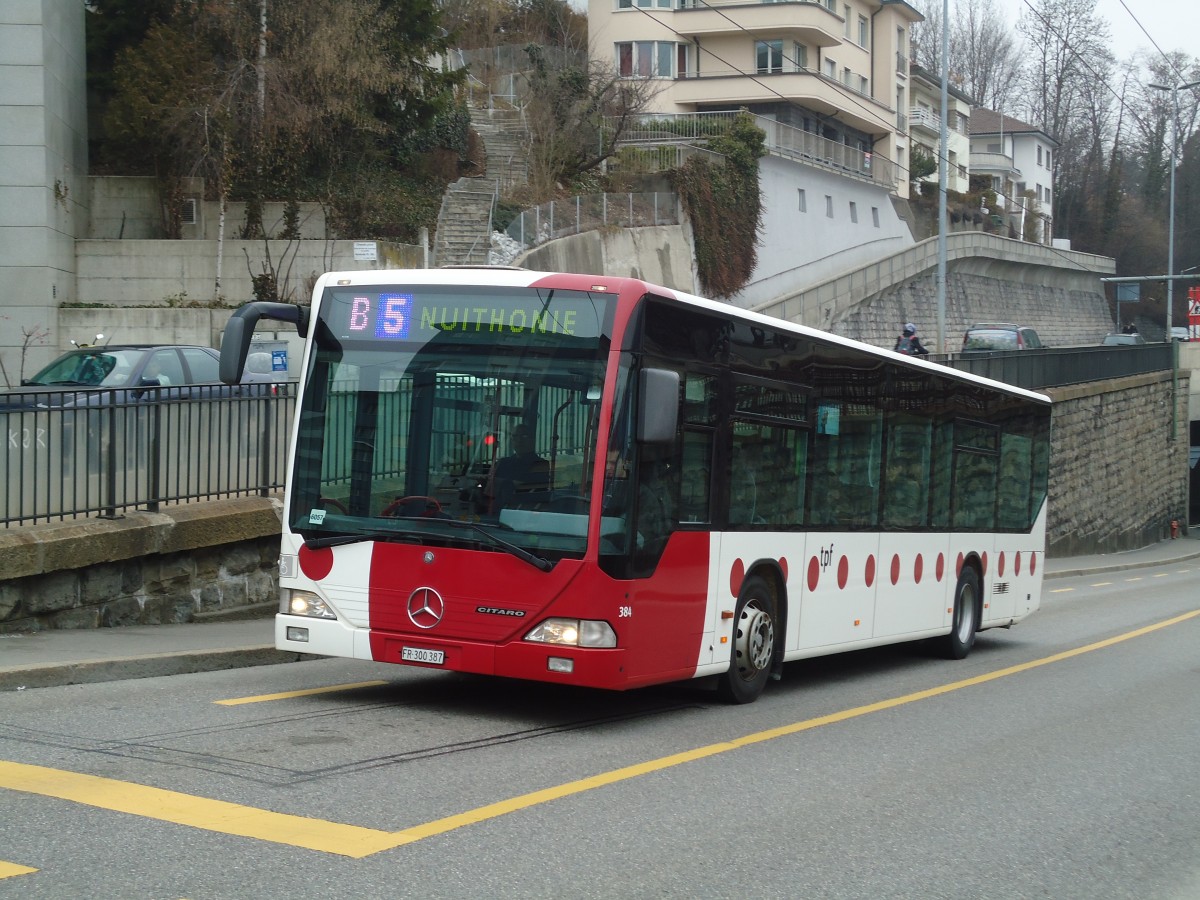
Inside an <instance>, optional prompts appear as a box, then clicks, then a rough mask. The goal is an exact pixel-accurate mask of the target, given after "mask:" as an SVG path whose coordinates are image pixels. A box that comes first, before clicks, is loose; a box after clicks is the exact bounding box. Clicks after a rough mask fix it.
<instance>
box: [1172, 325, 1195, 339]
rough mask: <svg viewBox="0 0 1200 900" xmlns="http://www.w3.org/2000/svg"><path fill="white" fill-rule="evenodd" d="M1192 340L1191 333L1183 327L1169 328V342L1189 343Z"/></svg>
mask: <svg viewBox="0 0 1200 900" xmlns="http://www.w3.org/2000/svg"><path fill="white" fill-rule="evenodd" d="M1191 339H1192V337H1191V332H1190V331H1188V329H1187V327H1186V326H1184V325H1172V326H1171V340H1173V341H1190V340H1191Z"/></svg>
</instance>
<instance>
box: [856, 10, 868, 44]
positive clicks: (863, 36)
mask: <svg viewBox="0 0 1200 900" xmlns="http://www.w3.org/2000/svg"><path fill="white" fill-rule="evenodd" d="M867 34H868V31H867V17H866V16H859V17H858V46H860V47H862V48H863V49H866V46H867Z"/></svg>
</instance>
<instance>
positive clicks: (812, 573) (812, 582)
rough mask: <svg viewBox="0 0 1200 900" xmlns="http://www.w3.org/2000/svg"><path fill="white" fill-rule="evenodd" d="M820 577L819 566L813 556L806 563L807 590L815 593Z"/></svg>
mask: <svg viewBox="0 0 1200 900" xmlns="http://www.w3.org/2000/svg"><path fill="white" fill-rule="evenodd" d="M820 576H821V564H820V563H819V562H817V558H816V557H815V556H814V557H813V558H812V559H810V560H809V561H808V589H809V590H810V591H815V590H816V589H817V580H818V579H819V578H820Z"/></svg>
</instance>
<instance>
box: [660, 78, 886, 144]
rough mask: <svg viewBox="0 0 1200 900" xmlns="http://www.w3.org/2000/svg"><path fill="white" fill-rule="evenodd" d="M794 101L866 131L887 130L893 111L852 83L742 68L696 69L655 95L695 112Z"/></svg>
mask: <svg viewBox="0 0 1200 900" xmlns="http://www.w3.org/2000/svg"><path fill="white" fill-rule="evenodd" d="M781 98H783V99H786V100H788V101H791V102H794V103H797V104H800V105H801V106H804V107H806V108H808V109H811V110H812V111H813V112H815V113H817V114H819V115H827V116H830V115H834V114H836V115H837V117H838V119H839V120H841V121H842V122H845V123H846V124H847V125H850V126H851V127H853V128H856V129H858V130H859V131H865V132H867V133H868V134H879V133H880V132H891V131H894V130H895V128H896V125H895V122H896V113H895V111H894V110H893V109H891V108H890V107H888V106H885V105H884V104H882V103H880V102H879V101H878V100H875V99H873V98H871V97H870V96H868V95H867V94H864V93H862V92H861V91H858V90H855V89H854V88H853V87H850V86H848V85H845V84H842V83H841V82H840V81H836V80H834V79H832V78H828V77H826V76H824V75H820V74H818V73H816V72H813V71H809V70H807V69H806V70H803V71H800V72H772V73H762V74H759V73H753V72H752V73H742V72H735V71H732V70H728V69H726V70H724V71H721V70H712V69H706V70H705V71H704V72H703V73H702V74H700V75H698V76H696V75H693V76H691V77H683V78H679V79H677V80H676V81H675V82H674V84H672V85H671V87H670V88H669V89H668V90H667V91H665V92H664V93H663V94H662V95H661V97H660V99H665V100H668V101H669V102H670V103H673V104H677V105H682V106H690V107H691V108H692V109H694V110H696V111H698V112H699V111H703V110H706V109H713V108H719V107H732V108H737V107H739V106H753V105H755V104H763V103H778V102H779V101H780V99H781Z"/></svg>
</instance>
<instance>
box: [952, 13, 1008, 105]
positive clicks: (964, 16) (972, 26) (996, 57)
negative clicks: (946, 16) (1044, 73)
mask: <svg viewBox="0 0 1200 900" xmlns="http://www.w3.org/2000/svg"><path fill="white" fill-rule="evenodd" d="M953 18H954V21H953V23H952V24H951V28H950V76H951V78H953V79H954V83H955V85H956V86H957V87H958V88H959V89H960V90H962V91H963V92H965V93H966V94H967V95H968V96H970V97H972V98H974V100H975V102H976V103H979V104H980V105H981V106H985V107H987V108H988V109H995V110H1002V109H1006V108H1011V107H1012V101H1013V99H1014V94H1015V91H1016V85H1017V80H1018V78H1019V75H1020V62H1021V61H1020V55H1019V53H1018V44H1017V39H1016V36H1015V33H1014V31H1013V30H1012V27H1011V26H1010V25H1009V24H1008V23H1007V22H1006V21H1005V20H1004V19H1003V18H1002V17H1001V15H1000V13H999V11H998V10H997V8H996V4H995V0H978V2H974V3H959V4H958V5H957V6H956V7H955V9H954V17H953Z"/></svg>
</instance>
